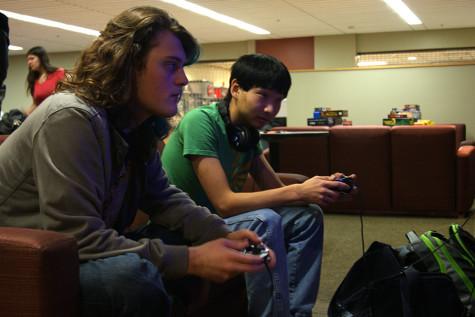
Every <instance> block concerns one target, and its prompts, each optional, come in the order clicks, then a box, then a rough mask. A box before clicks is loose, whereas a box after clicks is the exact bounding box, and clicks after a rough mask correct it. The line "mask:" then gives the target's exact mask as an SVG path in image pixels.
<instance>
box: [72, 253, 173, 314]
mask: <svg viewBox="0 0 475 317" xmlns="http://www.w3.org/2000/svg"><path fill="white" fill-rule="evenodd" d="M79 285H80V291H81V316H98V317H99V316H110V317H113V316H169V315H170V311H171V299H170V297H169V296H168V294H167V291H166V290H165V287H164V285H163V282H162V279H161V278H160V275H159V273H158V269H157V268H156V267H155V265H153V264H152V262H150V261H147V260H143V259H140V257H139V256H138V255H137V254H135V253H127V254H123V255H119V256H115V257H111V258H106V259H98V260H91V261H87V262H86V263H83V264H80V266H79Z"/></svg>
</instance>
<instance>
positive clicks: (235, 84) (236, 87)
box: [229, 79, 241, 99]
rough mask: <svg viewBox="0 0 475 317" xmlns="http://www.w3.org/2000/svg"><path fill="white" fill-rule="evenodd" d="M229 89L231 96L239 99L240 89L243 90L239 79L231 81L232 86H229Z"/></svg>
mask: <svg viewBox="0 0 475 317" xmlns="http://www.w3.org/2000/svg"><path fill="white" fill-rule="evenodd" d="M229 90H230V92H231V96H232V97H233V98H234V99H237V98H238V96H239V91H240V90H241V87H240V86H239V84H238V82H237V79H233V80H232V81H231V87H229Z"/></svg>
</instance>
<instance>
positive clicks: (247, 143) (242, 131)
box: [231, 126, 260, 152]
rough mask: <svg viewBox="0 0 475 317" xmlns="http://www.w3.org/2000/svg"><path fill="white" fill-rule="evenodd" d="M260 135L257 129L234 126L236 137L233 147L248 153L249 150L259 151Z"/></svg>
mask: <svg viewBox="0 0 475 317" xmlns="http://www.w3.org/2000/svg"><path fill="white" fill-rule="evenodd" d="M259 140H260V135H259V130H257V129H256V128H249V127H246V126H234V137H233V140H232V143H231V145H233V146H234V148H235V149H236V150H238V151H240V152H246V151H247V150H249V149H257V145H258V144H259Z"/></svg>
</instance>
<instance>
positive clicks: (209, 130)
mask: <svg viewBox="0 0 475 317" xmlns="http://www.w3.org/2000/svg"><path fill="white" fill-rule="evenodd" d="M261 153H262V147H261V146H260V145H259V146H258V149H257V151H256V150H253V149H250V150H248V151H247V152H244V153H243V152H238V151H236V150H235V149H233V148H232V147H231V145H230V144H229V142H228V138H227V135H226V125H225V123H224V121H223V119H222V118H221V115H220V114H219V111H218V104H217V103H215V104H211V105H209V106H202V107H198V108H196V109H193V110H191V111H189V112H188V113H186V115H185V116H184V117H183V118H182V120H181V121H180V123H179V124H178V127H177V128H176V129H175V131H173V133H172V135H171V136H170V138H169V140H168V142H167V145H166V146H165V149H164V150H163V154H162V162H163V167H164V168H165V170H166V172H167V173H168V178H169V179H170V183H172V184H174V185H175V186H177V187H178V188H180V189H181V190H183V191H184V192H187V193H188V194H189V195H190V197H191V199H193V200H194V201H195V202H196V204H198V205H200V206H206V207H208V208H209V209H210V210H211V211H212V212H214V213H216V210H215V209H214V207H213V205H212V204H211V202H210V201H209V199H208V197H207V196H206V193H205V192H204V190H203V187H201V184H200V182H199V180H198V177H197V176H196V174H195V170H194V169H193V166H192V164H191V161H190V160H189V159H188V155H202V156H211V157H217V158H219V161H220V162H221V166H222V167H223V170H224V172H225V173H226V177H227V179H228V183H229V186H230V188H231V190H233V191H234V192H240V191H241V190H242V187H243V185H244V183H245V181H246V178H247V174H248V173H249V170H250V166H251V160H252V158H253V157H254V156H255V155H259V154H261Z"/></svg>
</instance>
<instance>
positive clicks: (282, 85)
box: [225, 54, 292, 102]
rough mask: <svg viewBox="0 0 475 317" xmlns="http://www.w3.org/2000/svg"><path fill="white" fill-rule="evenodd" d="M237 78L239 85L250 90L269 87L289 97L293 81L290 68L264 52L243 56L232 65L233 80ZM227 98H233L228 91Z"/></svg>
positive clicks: (230, 80) (227, 99)
mask: <svg viewBox="0 0 475 317" xmlns="http://www.w3.org/2000/svg"><path fill="white" fill-rule="evenodd" d="M234 79H236V81H237V83H238V84H239V86H240V87H241V88H242V89H243V90H244V91H248V90H250V89H252V88H255V87H258V88H268V89H271V90H275V91H277V92H278V93H280V94H282V95H284V97H287V93H288V92H289V89H290V86H291V84H292V81H291V79H290V74H289V70H288V69H287V67H285V65H284V63H282V62H281V61H280V60H278V59H277V58H275V57H273V56H270V55H264V54H248V55H243V56H241V57H240V58H239V59H238V60H237V61H236V62H235V63H234V64H233V66H232V67H231V77H230V79H229V88H231V82H232V81H233V80H234ZM225 100H226V101H227V102H229V101H230V100H231V92H230V90H229V91H228V94H227V95H226V98H225Z"/></svg>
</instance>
